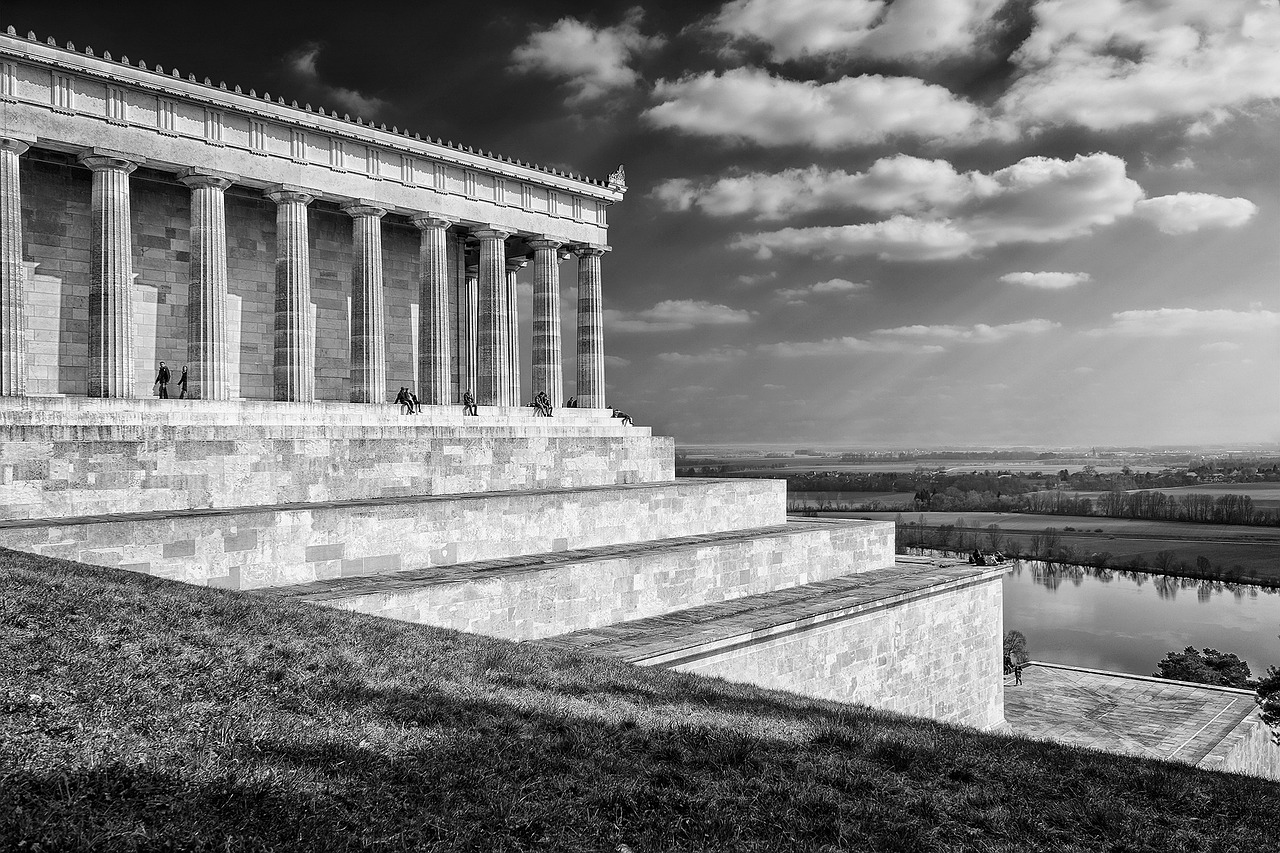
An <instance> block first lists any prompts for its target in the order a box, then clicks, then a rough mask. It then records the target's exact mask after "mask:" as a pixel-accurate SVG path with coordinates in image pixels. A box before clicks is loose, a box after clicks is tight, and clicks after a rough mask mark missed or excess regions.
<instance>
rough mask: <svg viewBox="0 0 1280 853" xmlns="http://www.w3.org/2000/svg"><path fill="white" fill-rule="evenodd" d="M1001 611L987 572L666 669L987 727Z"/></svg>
mask: <svg viewBox="0 0 1280 853" xmlns="http://www.w3.org/2000/svg"><path fill="white" fill-rule="evenodd" d="M1002 607H1003V598H1002V596H1001V589H1000V576H999V574H992V576H991V577H988V578H986V579H985V580H980V581H964V582H959V583H951V584H942V585H939V586H937V587H933V588H930V589H927V590H924V591H922V592H920V593H918V594H915V595H912V596H909V597H906V598H905V599H904V600H901V601H897V602H894V603H893V605H892V606H880V607H872V608H867V610H866V611H865V612H856V613H854V614H851V616H850V618H846V619H835V618H833V619H830V620H828V621H825V622H823V623H821V624H817V625H810V624H805V623H804V622H802V621H801V622H797V623H796V624H795V625H794V626H792V627H794V629H795V630H790V631H788V630H787V628H788V626H787V625H785V624H782V625H778V626H775V627H774V628H773V629H772V630H771V631H770V632H769V635H767V636H763V637H761V638H760V639H759V640H758V641H752V642H744V643H742V644H740V645H737V646H734V647H730V648H728V649H724V650H716V651H709V652H708V653H706V654H705V655H702V656H698V657H697V658H696V659H694V660H690V661H688V662H680V663H675V664H673V665H671V667H672V668H673V669H677V670H679V671H681V672H691V673H695V674H698V675H714V676H717V677H720V678H726V679H728V680H730V681H743V682H747V683H750V684H758V685H760V686H763V687H773V688H779V689H782V690H791V691H794V692H796V693H802V694H804V695H806V696H818V697H821V698H824V699H835V700H838V701H841V702H854V703H858V704H864V705H871V706H872V707H876V708H880V709H883V710H886V711H895V712H897V713H901V714H910V715H912V716H916V717H931V718H933V719H935V720H941V721H942V722H949V723H964V724H965V725H970V726H976V727H977V728H981V729H993V728H997V727H999V726H1000V725H1001V724H1003V722H1004V710H1003V708H1004V683H1003V681H1002V680H1001V668H1000V667H1001V638H1002V636H1003V627H1002V626H1003V624H1004V616H1003V610H1002Z"/></svg>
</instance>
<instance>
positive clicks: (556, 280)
mask: <svg viewBox="0 0 1280 853" xmlns="http://www.w3.org/2000/svg"><path fill="white" fill-rule="evenodd" d="M561 245H563V244H562V243H561V242H560V241H559V240H555V239H552V238H551V237H539V238H538V239H536V240H530V241H529V246H530V247H531V248H532V249H533V393H534V394H535V395H536V394H537V393H538V392H539V391H545V392H547V397H549V398H550V399H551V404H552V405H553V406H562V405H564V370H563V368H562V367H561V364H560V361H561V357H560V252H559V249H560V246H561Z"/></svg>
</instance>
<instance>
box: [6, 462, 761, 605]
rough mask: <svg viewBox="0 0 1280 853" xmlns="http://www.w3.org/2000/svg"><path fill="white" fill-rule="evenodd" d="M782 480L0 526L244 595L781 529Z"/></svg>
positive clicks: (25, 541) (72, 552)
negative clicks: (269, 589) (292, 586)
mask: <svg viewBox="0 0 1280 853" xmlns="http://www.w3.org/2000/svg"><path fill="white" fill-rule="evenodd" d="M785 494H786V484H785V483H784V482H783V481H781V480H724V479H707V480H700V479H681V480H676V481H673V482H669V483H645V484H636V485H622V486H596V487H588V488H575V489H539V490H520V491H508V492H482V493H471V494H460V495H415V496H405V497H390V498H379V499H370V500H351V501H321V502H305V503H294V504H282V505H265V506H257V507H238V508H228V509H204V510H190V511H183V512H172V511H164V512H142V513H114V514H99V515H94V516H79V517H73V518H55V519H40V520H14V521H5V522H0V547H7V548H14V549H17V550H20V551H27V552H30V553H37V554H42V555H45V556H50V557H60V558H63V559H67V560H78V561H80V562H85V563H92V564H95V565H104V566H115V567H118V568H124V569H130V570H133V571H141V572H146V573H149V574H154V575H157V576H161V577H166V578H169V579H172V580H180V581H185V582H187V583H196V584H207V585H215V586H224V587H229V588H233V589H251V588H257V587H263V586H278V585H282V584H297V583H304V582H308V581H314V580H323V579H328V578H339V577H344V576H350V575H363V574H374V573H378V572H392V571H399V570H404V569H420V568H431V567H439V566H448V565H452V564H455V563H461V562H473V561H476V560H489V559H499V558H507V557H517V556H519V555H522V554H540V553H546V552H560V551H571V550H575V549H582V548H592V547H597V546H611V545H618V544H625V543H631V542H641V541H647V540H653V539H663V538H670V537H680V536H697V535H702V534H715V533H722V532H725V531H737V530H746V529H750V528H757V527H767V526H770V525H777V524H782V523H784V522H785V521H786V511H785V506H786V498H785Z"/></svg>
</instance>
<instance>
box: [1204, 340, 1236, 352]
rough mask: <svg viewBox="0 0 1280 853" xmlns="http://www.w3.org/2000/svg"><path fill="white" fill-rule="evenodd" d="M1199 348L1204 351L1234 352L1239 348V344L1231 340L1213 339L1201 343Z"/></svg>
mask: <svg viewBox="0 0 1280 853" xmlns="http://www.w3.org/2000/svg"><path fill="white" fill-rule="evenodd" d="M1200 349H1202V350H1204V351H1205V352H1235V351H1236V350H1238V349H1240V345H1239V344H1237V343H1233V342H1231V341H1214V342H1213V343H1211V344H1201V345H1200Z"/></svg>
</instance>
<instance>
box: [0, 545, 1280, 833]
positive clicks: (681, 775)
mask: <svg viewBox="0 0 1280 853" xmlns="http://www.w3.org/2000/svg"><path fill="white" fill-rule="evenodd" d="M0 691H3V692H2V693H0V742H3V743H4V745H5V746H4V749H3V751H0V849H3V850H10V849H13V850H47V851H61V850H150V849H157V850H159V849H165V850H215V849H216V850H280V851H285V850H288V851H300V850H317V851H319V850H325V851H328V850H335V851H336V850H357V849H370V850H404V849H409V850H484V851H490V850H538V849H547V850H583V851H591V850H609V851H612V850H615V849H616V847H617V845H618V844H620V843H625V844H627V845H629V846H630V847H631V849H632V850H634V851H636V853H642V851H650V850H760V851H765V850H768V851H774V850H821V849H829V850H837V849H873V850H883V851H913V853H914V851H944V850H965V849H974V850H992V851H995V850H1010V851H1012V850H1030V849H1039V850H1080V851H1084V850H1098V849H1117V850H1161V851H1169V850H1204V851H1208V850H1224V851H1225V850H1228V849H1274V848H1275V847H1276V846H1277V841H1278V839H1280V830H1278V828H1277V820H1278V819H1277V816H1276V810H1275V808H1274V803H1275V802H1276V798H1278V797H1280V786H1277V785H1272V784H1269V783H1264V782H1260V781H1258V780H1251V779H1247V778H1244V777H1238V776H1229V775H1219V774H1212V773H1207V772H1202V771H1197V770H1195V769H1193V768H1190V767H1186V766H1181V765H1173V764H1165V763H1161V762H1152V761H1138V760H1134V759H1126V758H1120V757H1116V756H1109V755H1104V754H1100V753H1093V752H1088V751H1083V750H1073V749H1069V748H1065V747H1059V746H1053V745H1047V744H1038V743H1033V742H1030V741H1025V740H1019V739H1015V738H1006V737H999V736H991V735H984V734H980V733H977V732H974V731H972V730H966V729H961V728H955V727H949V726H944V725H940V724H936V723H932V722H929V721H921V720H911V719H906V718H901V717H895V716H891V715H887V714H879V713H874V712H870V711H866V710H864V709H858V708H852V707H849V706H843V705H840V704H838V703H834V702H824V701H818V700H809V699H803V698H800V697H795V696H792V695H790V694H785V693H778V692H770V691H764V690H758V689H755V688H750V687H744V686H740V685H731V684H727V683H724V682H719V681H715V680H710V679H702V678H698V677H695V676H690V675H683V674H678V673H672V672H666V671H658V670H644V669H639V668H636V667H631V666H627V665H625V664H622V663H619V662H616V661H610V660H604V659H598V658H591V657H589V656H586V655H581V654H577V653H573V652H566V651H560V650H555V649H551V648H549V647H546V646H540V645H538V644H530V643H523V644H512V643H506V642H503V641H497V640H491V639H487V638H483V637H477V636H473V635H465V634H459V633H456V632H451V631H445V630H441V629H433V628H424V627H420V626H411V625H404V624H400V623H390V622H385V621H381V620H377V619H373V618H370V617H364V616H360V615H357V614H349V613H342V612H336V611H328V610H322V609H318V608H312V607H309V606H306V605H301V604H296V603H291V602H280V601H273V600H271V599H267V598H264V597H261V596H246V595H243V594H237V593H227V592H222V591H218V590H208V589H199V588H193V587H186V586H182V585H179V584H172V583H168V582H164V581H159V580H156V579H154V578H146V577H143V576H138V575H130V574H129V573H123V572H114V571H112V570H108V569H99V568H94V567H87V566H80V565H77V564H70V563H62V562H60V561H51V560H41V559H40V558H34V557H28V556H26V555H13V554H4V555H0ZM31 696H35V697H37V699H38V701H32V700H31V699H30V697H31ZM5 697H8V699H6V698H5ZM20 697H27V698H21V701H19V699H20ZM6 702H8V704H6ZM20 845H25V846H20Z"/></svg>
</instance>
